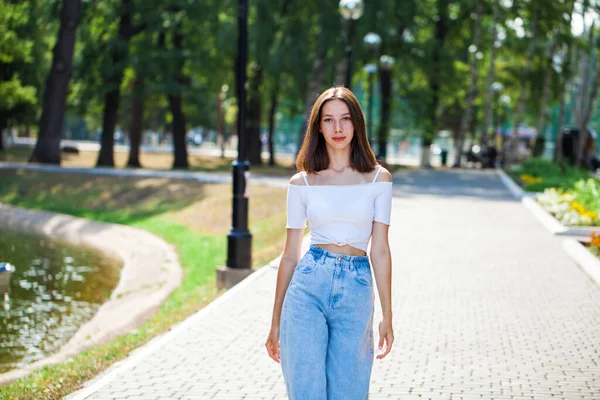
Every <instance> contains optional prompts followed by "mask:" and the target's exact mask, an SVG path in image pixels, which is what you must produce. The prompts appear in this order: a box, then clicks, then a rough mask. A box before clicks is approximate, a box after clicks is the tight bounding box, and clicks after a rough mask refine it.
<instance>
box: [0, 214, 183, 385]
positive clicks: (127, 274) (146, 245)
mask: <svg viewBox="0 0 600 400" xmlns="http://www.w3.org/2000/svg"><path fill="white" fill-rule="evenodd" d="M0 223H2V225H3V226H6V227H8V228H10V229H15V230H18V231H22V232H32V233H37V234H41V235H44V236H48V237H52V238H55V239H59V240H65V241H67V242H70V243H73V244H75V245H86V246H91V247H93V248H96V249H98V250H99V251H101V252H103V253H106V254H109V255H111V256H113V257H114V256H116V257H118V258H120V259H121V260H122V261H123V267H122V269H121V275H120V279H119V283H118V284H117V286H116V287H115V289H114V290H113V292H112V294H111V297H110V299H109V300H108V301H107V302H105V303H104V304H102V305H101V306H100V308H99V309H98V311H97V312H96V314H94V316H93V317H92V319H91V320H90V321H88V322H87V323H85V324H84V325H82V326H81V327H80V328H79V329H78V331H77V332H76V333H75V335H73V337H72V338H71V339H70V340H69V341H68V342H67V343H66V344H65V345H64V346H62V347H61V348H60V349H59V350H58V352H56V353H55V354H53V355H50V356H48V357H45V358H43V359H41V360H38V361H36V362H34V363H31V364H29V365H27V366H25V367H24V368H21V369H16V370H11V371H9V372H6V373H4V374H1V375H0V385H1V384H5V383H7V382H10V381H12V380H15V379H18V378H21V377H24V376H27V375H29V374H30V373H31V372H33V371H35V370H37V369H39V368H42V367H44V366H46V365H51V364H57V363H60V362H63V361H65V360H66V359H68V358H69V357H72V356H74V355H76V354H78V353H80V352H82V351H84V350H86V349H89V348H91V347H93V346H96V345H98V344H101V343H105V342H107V341H109V340H110V339H112V338H114V337H116V336H118V335H121V334H124V333H126V332H128V331H130V330H131V329H133V328H135V327H136V326H138V325H139V324H140V323H141V322H143V321H144V319H145V318H147V317H148V315H150V314H152V313H153V312H154V311H155V310H156V308H158V307H159V306H160V304H161V303H162V302H163V301H164V300H165V299H166V298H167V296H168V295H169V294H170V293H171V292H172V291H173V290H174V289H175V288H177V287H178V286H179V285H180V283H181V279H182V277H183V272H182V270H181V266H180V264H179V260H178V256H177V253H176V252H175V249H174V248H173V247H172V246H171V245H169V244H168V243H166V242H165V241H164V240H162V239H161V238H159V237H157V236H154V235H152V234H151V233H149V232H146V231H143V230H140V229H136V228H132V227H128V226H122V225H116V224H106V223H102V222H95V221H89V220H86V219H83V218H76V217H72V216H69V215H63V214H57V213H52V212H47V211H33V210H26V209H23V208H19V207H13V206H7V205H5V204H1V203H0Z"/></svg>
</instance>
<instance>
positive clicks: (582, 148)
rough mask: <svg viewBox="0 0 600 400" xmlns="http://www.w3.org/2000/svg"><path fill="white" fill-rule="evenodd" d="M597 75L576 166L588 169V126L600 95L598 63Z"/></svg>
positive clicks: (585, 117)
mask: <svg viewBox="0 0 600 400" xmlns="http://www.w3.org/2000/svg"><path fill="white" fill-rule="evenodd" d="M596 65H597V67H596V75H595V76H594V83H593V85H592V90H591V91H590V98H589V99H588V102H587V106H586V109H585V113H584V116H583V121H582V124H581V127H582V128H580V129H579V143H578V144H579V148H578V151H579V152H578V163H577V164H576V165H581V166H583V167H588V165H587V159H586V154H585V150H586V147H587V139H588V136H589V132H588V129H587V126H588V125H589V123H590V119H591V118H592V110H593V109H594V102H595V100H596V96H597V95H598V86H599V85H600V67H599V66H598V63H596Z"/></svg>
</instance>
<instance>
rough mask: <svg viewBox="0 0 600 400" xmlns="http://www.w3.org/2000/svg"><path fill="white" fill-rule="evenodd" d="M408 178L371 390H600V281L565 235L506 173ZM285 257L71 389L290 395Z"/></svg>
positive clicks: (398, 200)
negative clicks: (526, 202) (279, 339)
mask: <svg viewBox="0 0 600 400" xmlns="http://www.w3.org/2000/svg"><path fill="white" fill-rule="evenodd" d="M394 182H395V185H394V193H395V198H394V204H393V211H392V223H391V224H392V227H391V229H390V241H391V244H392V257H393V264H394V269H393V279H394V282H393V295H394V297H393V310H394V327H395V333H396V343H395V346H394V349H393V350H392V353H391V354H390V355H389V356H388V357H387V358H385V359H384V360H381V361H379V360H375V366H374V370H373V375H372V384H371V395H370V398H371V399H384V398H386V399H387V398H392V399H435V400H438V399H445V400H458V399H535V400H540V399H550V398H552V399H568V400H572V399H600V289H599V288H598V286H597V285H595V284H594V283H593V282H592V281H591V280H590V279H589V278H588V277H587V276H586V275H585V274H584V273H583V272H582V271H581V270H580V269H579V268H578V267H577V266H576V265H575V264H574V263H573V262H572V261H571V260H570V259H569V258H568V257H567V255H566V254H565V253H564V251H563V250H562V246H561V244H562V240H563V239H561V238H557V237H554V236H552V235H551V234H549V233H548V232H547V231H546V230H545V229H544V228H543V227H542V226H541V225H540V224H539V223H538V222H537V221H536V220H535V219H534V217H533V216H532V215H531V213H530V212H529V210H527V209H526V208H525V207H523V206H522V205H521V203H519V202H517V201H514V200H513V199H512V198H511V197H510V194H509V192H508V191H507V190H506V189H505V188H504V187H503V186H502V184H501V182H500V180H499V179H498V178H497V176H496V175H495V173H494V172H492V171H402V172H400V173H397V174H396V175H395V177H394ZM276 265H277V264H276V263H274V264H273V265H270V266H267V267H265V268H263V269H262V270H261V271H259V272H257V273H255V274H254V275H252V276H251V277H250V278H249V279H248V280H246V281H244V282H242V283H241V284H240V285H238V286H237V287H236V288H234V289H232V290H231V291H229V292H228V293H226V294H225V295H223V296H222V297H221V298H219V299H218V300H216V301H215V302H213V303H212V304H211V305H209V306H208V307H207V308H205V309H204V310H202V311H200V312H199V313H198V314H196V315H194V316H193V317H191V318H190V319H188V320H186V321H185V322H183V323H182V324H180V325H178V326H177V327H176V328H175V329H173V330H172V331H171V332H170V333H168V334H166V335H165V336H163V337H160V338H158V339H156V340H154V341H153V342H151V343H150V344H148V345H147V346H146V347H144V348H142V349H140V350H138V351H136V352H135V353H134V354H133V355H132V356H131V357H130V358H129V359H127V360H125V361H124V362H122V363H120V364H118V365H116V366H115V367H114V368H112V369H111V370H109V371H108V372H107V373H106V374H104V375H102V376H100V377H98V378H97V379H96V380H94V381H92V382H90V383H89V384H88V385H87V386H86V387H85V388H84V389H82V390H81V391H79V392H78V393H75V394H73V395H71V396H69V397H68V399H69V400H74V399H98V400H100V399H130V400H133V399H212V398H216V399H242V398H243V399H285V397H286V396H285V387H284V383H283V379H282V375H281V372H280V368H279V365H278V364H276V363H274V362H273V361H271V360H270V359H269V358H268V356H267V354H266V351H265V349H264V341H265V338H266V335H267V332H268V328H269V322H270V317H271V307H272V303H273V296H274V289H275V278H276ZM376 310H377V307H376ZM377 311H379V310H377ZM376 320H377V318H376ZM376 337H377V336H376Z"/></svg>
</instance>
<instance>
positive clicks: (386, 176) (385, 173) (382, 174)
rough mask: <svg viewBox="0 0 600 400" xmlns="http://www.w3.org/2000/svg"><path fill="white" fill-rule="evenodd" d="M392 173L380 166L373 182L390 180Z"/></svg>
mask: <svg viewBox="0 0 600 400" xmlns="http://www.w3.org/2000/svg"><path fill="white" fill-rule="evenodd" d="M391 181H392V174H391V173H390V171H388V170H387V169H386V168H384V167H381V172H380V173H379V175H378V176H377V180H376V181H375V182H391Z"/></svg>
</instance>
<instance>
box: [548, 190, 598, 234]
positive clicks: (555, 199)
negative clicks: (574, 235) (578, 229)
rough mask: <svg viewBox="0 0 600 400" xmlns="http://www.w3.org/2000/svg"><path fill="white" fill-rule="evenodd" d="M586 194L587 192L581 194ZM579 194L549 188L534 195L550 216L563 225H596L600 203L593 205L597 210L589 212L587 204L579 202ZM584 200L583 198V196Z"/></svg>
mask: <svg viewBox="0 0 600 400" xmlns="http://www.w3.org/2000/svg"><path fill="white" fill-rule="evenodd" d="M583 193H586V195H587V192H583ZM580 197H581V192H578V191H574V192H567V191H564V190H562V189H556V188H550V189H546V190H545V191H544V192H543V193H539V194H537V195H536V200H537V201H538V203H539V204H540V205H541V206H542V207H544V208H545V209H546V210H547V211H548V212H549V213H550V214H552V215H554V217H556V219H558V220H559V221H560V222H561V223H562V224H565V225H584V226H593V225H597V224H598V223H599V222H600V221H599V220H598V214H599V213H598V211H599V210H598V209H597V208H600V202H597V203H595V206H596V207H597V208H595V209H592V210H590V209H589V208H588V204H587V202H584V201H583V200H581V198H580ZM583 198H584V199H585V196H583Z"/></svg>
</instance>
